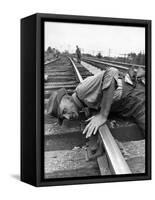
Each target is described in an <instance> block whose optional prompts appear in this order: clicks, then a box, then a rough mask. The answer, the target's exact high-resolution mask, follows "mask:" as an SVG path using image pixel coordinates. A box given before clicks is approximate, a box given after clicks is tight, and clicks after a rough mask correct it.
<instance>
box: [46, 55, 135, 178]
mask: <svg viewBox="0 0 155 200" xmlns="http://www.w3.org/2000/svg"><path fill="white" fill-rule="evenodd" d="M102 69H103V68H102ZM123 70H124V69H123ZM45 74H46V75H47V77H48V78H47V80H46V81H45V85H44V88H45V90H44V91H45V93H44V94H45V95H44V97H45V108H46V103H47V101H48V98H49V96H50V93H51V91H54V90H57V89H59V88H62V87H65V88H66V89H67V91H68V93H70V94H71V93H73V91H74V89H75V87H76V86H77V84H79V83H80V82H82V81H83V79H84V78H86V77H88V76H91V75H92V74H91V73H90V72H89V71H88V70H86V69H85V68H84V67H82V66H81V65H79V64H77V63H75V62H74V61H73V60H72V59H71V58H70V57H63V56H62V57H61V58H60V59H58V60H55V61H52V62H50V63H48V64H46V65H45ZM81 127H82V124H80V122H68V121H67V120H66V121H65V122H64V125H63V126H62V127H59V126H58V125H57V123H56V119H55V118H50V119H49V118H48V117H47V116H46V115H45V177H46V178H56V177H59V178H61V177H70V176H72V177H74V176H75V177H76V176H97V175H108V174H131V173H132V172H131V170H130V167H129V166H128V164H127V162H126V160H125V158H124V157H123V155H122V153H121V150H120V147H119V145H118V144H117V143H116V141H115V139H114V138H113V136H112V134H111V132H110V130H109V128H108V126H107V125H103V126H102V127H100V129H99V133H98V140H99V143H100V144H101V148H102V151H101V150H99V151H100V152H99V154H98V156H97V163H96V161H94V160H93V161H89V162H87V161H86V160H87V159H88V157H89V148H83V146H85V143H86V139H85V138H84V136H82V134H79V133H81V132H82V128H81Z"/></svg>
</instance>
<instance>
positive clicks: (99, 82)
mask: <svg viewBox="0 0 155 200" xmlns="http://www.w3.org/2000/svg"><path fill="white" fill-rule="evenodd" d="M131 72H133V71H131ZM144 73H145V72H144V71H143V70H142V71H141V70H140V71H138V73H136V74H134V73H130V71H129V73H127V74H126V75H125V76H124V77H123V78H119V71H118V70H117V69H115V68H109V69H107V70H106V71H105V72H101V73H100V74H97V75H95V76H91V77H88V78H86V79H85V80H84V81H83V82H82V83H80V84H79V85H78V86H77V88H76V89H75V92H74V93H73V94H72V96H70V95H68V94H67V92H66V90H65V89H64V88H62V89H60V90H58V91H56V92H55V91H54V92H52V94H51V96H50V98H49V101H48V104H47V114H49V115H52V116H54V117H57V118H58V121H59V124H62V122H63V119H64V118H66V119H68V120H74V119H78V118H79V113H80V111H81V110H84V108H89V110H91V111H92V110H93V111H95V112H93V113H95V114H93V115H92V116H89V114H88V112H86V113H87V114H88V115H87V117H88V116H89V117H88V119H87V120H86V121H87V122H88V124H87V125H86V127H85V129H84V131H83V134H86V138H88V137H90V136H91V135H92V134H94V135H95V134H96V132H97V130H98V129H99V127H100V126H102V125H103V124H105V123H106V121H107V119H108V115H109V113H110V112H113V113H117V115H120V116H121V117H123V118H133V120H134V121H135V122H136V123H137V125H138V126H139V128H140V129H141V130H142V132H143V133H144V134H145V85H144V83H143V82H142V79H141V78H140V79H139V77H140V76H143V77H144ZM85 110H86V109H85ZM87 110H88V109H87ZM90 113H92V112H90Z"/></svg>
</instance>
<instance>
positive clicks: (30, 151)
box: [21, 13, 151, 186]
mask: <svg viewBox="0 0 155 200" xmlns="http://www.w3.org/2000/svg"><path fill="white" fill-rule="evenodd" d="M45 21H51V22H71V23H80V24H81V23H82V24H98V25H120V26H133V27H144V28H145V43H146V45H145V48H146V49H145V52H146V66H147V71H146V83H147V84H146V97H147V98H146V106H147V109H146V110H147V111H146V119H147V123H146V124H147V137H146V172H145V173H144V174H134V175H133V174H129V175H112V176H106V177H104V178H103V177H102V176H100V177H93V178H92V177H88V178H87V177H83V178H80V177H79V178H61V179H52V180H51V179H44V176H43V175H44V166H43V163H44V152H43V148H44V135H43V132H44V101H43V98H44V84H43V83H44V77H43V73H44V69H43V67H42V66H43V65H44V22H45ZM150 179H151V20H139V19H119V18H105V17H92V16H74V15H58V14H40V13H37V14H34V15H31V16H28V17H26V18H23V19H21V181H23V182H26V183H29V184H31V185H34V186H55V185H69V184H88V183H103V182H116V181H117V182H118V181H136V180H150Z"/></svg>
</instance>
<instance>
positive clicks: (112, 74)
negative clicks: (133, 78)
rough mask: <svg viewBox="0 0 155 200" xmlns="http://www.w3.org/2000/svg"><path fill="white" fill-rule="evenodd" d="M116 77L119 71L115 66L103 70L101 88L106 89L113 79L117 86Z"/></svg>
mask: <svg viewBox="0 0 155 200" xmlns="http://www.w3.org/2000/svg"><path fill="white" fill-rule="evenodd" d="M118 77H119V71H118V69H116V68H113V67H111V68H109V69H107V70H106V71H105V73H104V76H103V84H102V90H105V89H107V88H108V87H109V86H110V84H111V82H112V80H113V79H115V81H116V83H117V85H116V86H118Z"/></svg>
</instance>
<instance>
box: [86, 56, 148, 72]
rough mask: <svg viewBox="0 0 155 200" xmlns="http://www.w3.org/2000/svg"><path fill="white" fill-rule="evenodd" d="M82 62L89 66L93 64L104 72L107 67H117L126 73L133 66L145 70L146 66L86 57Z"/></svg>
mask: <svg viewBox="0 0 155 200" xmlns="http://www.w3.org/2000/svg"><path fill="white" fill-rule="evenodd" d="M82 60H83V61H85V62H87V63H89V64H92V65H94V66H96V67H98V68H100V69H102V70H105V69H106V68H107V67H115V68H117V69H119V71H121V72H123V73H124V72H126V71H127V70H129V69H130V68H131V67H132V66H134V68H135V69H138V68H139V67H142V68H144V69H145V66H144V65H135V64H129V63H122V62H114V61H108V60H104V59H97V58H87V57H84V58H83V59H82Z"/></svg>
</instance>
